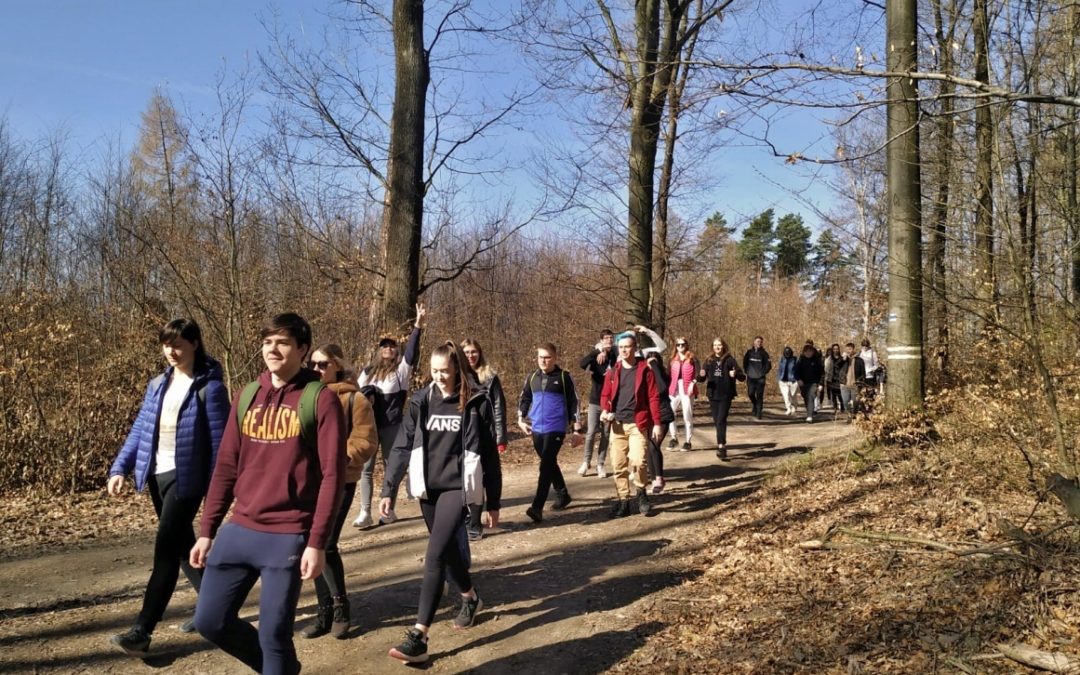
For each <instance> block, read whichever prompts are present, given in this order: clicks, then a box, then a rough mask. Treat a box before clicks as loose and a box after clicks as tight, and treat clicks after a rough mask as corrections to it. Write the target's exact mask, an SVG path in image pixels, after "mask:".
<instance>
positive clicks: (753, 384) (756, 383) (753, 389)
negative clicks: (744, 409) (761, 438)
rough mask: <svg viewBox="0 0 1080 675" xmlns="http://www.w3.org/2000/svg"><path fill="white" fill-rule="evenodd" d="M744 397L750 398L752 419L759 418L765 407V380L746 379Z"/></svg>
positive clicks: (757, 378) (756, 378) (759, 378)
mask: <svg viewBox="0 0 1080 675" xmlns="http://www.w3.org/2000/svg"><path fill="white" fill-rule="evenodd" d="M746 395H747V396H749V397H750V404H751V406H752V407H753V415H754V417H761V413H762V411H763V409H764V407H765V378H763V377H752V378H748V379H747V380H746Z"/></svg>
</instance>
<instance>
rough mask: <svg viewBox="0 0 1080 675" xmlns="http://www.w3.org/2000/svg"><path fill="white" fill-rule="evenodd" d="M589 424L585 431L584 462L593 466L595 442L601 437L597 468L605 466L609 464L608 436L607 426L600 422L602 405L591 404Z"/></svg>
mask: <svg viewBox="0 0 1080 675" xmlns="http://www.w3.org/2000/svg"><path fill="white" fill-rule="evenodd" d="M588 424H589V426H588V427H587V428H586V430H585V457H584V462H585V463H586V464H592V455H593V440H594V439H595V438H596V437H597V436H599V437H600V449H599V451H598V453H597V455H596V466H598V467H601V466H604V463H605V462H607V451H608V434H607V429H606V427H607V425H606V424H604V423H603V422H601V421H600V405H599V404H598V403H590V404H589V415H588Z"/></svg>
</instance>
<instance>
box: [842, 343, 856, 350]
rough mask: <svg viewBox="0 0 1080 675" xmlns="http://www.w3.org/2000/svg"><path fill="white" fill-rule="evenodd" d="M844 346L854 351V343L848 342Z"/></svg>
mask: <svg viewBox="0 0 1080 675" xmlns="http://www.w3.org/2000/svg"><path fill="white" fill-rule="evenodd" d="M844 346H845V347H851V348H852V349H855V343H854V342H849V343H847V344H846V345H844Z"/></svg>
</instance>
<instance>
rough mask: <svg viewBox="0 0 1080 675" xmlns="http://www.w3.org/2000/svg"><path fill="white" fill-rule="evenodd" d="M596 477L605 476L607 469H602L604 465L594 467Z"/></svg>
mask: <svg viewBox="0 0 1080 675" xmlns="http://www.w3.org/2000/svg"><path fill="white" fill-rule="evenodd" d="M596 477H597V478H607V471H605V470H604V467H602V466H598V467H596Z"/></svg>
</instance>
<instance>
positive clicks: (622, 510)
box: [610, 499, 630, 518]
mask: <svg viewBox="0 0 1080 675" xmlns="http://www.w3.org/2000/svg"><path fill="white" fill-rule="evenodd" d="M628 515H630V500H629V499H620V500H618V501H617V502H615V508H613V509H611V514H610V517H611V518H625V517H627V516H628Z"/></svg>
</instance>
